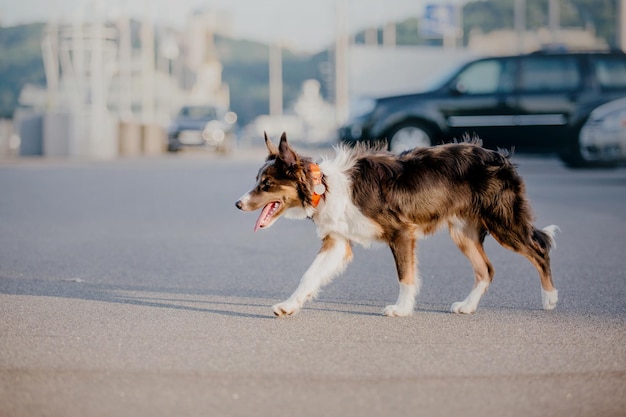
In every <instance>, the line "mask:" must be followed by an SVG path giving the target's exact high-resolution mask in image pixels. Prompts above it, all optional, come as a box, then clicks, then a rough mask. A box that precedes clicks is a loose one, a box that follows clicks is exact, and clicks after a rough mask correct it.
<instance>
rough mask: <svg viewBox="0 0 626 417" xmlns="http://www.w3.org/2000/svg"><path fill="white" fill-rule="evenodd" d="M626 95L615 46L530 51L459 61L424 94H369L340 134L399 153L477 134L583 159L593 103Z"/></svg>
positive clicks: (499, 143)
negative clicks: (590, 50) (366, 105)
mask: <svg viewBox="0 0 626 417" xmlns="http://www.w3.org/2000/svg"><path fill="white" fill-rule="evenodd" d="M620 97H626V55H625V54H623V53H621V52H594V53H562V52H536V53H532V54H528V55H516V56H507V57H491V58H482V59H477V60H474V61H471V62H469V63H466V64H464V65H462V66H461V67H460V68H459V69H458V70H456V71H454V72H453V74H452V75H451V76H448V77H445V78H444V79H443V80H442V81H441V82H438V83H436V85H434V87H432V88H430V89H428V90H427V91H426V92H423V93H419V94H407V95H402V96H394V97H384V98H379V99H376V100H373V101H372V102H371V103H370V105H369V108H367V109H366V110H365V111H362V112H361V114H355V116H354V117H353V118H352V120H350V121H349V122H348V123H347V124H346V125H345V126H343V127H341V128H340V130H339V137H340V140H341V141H343V142H346V143H349V144H353V143H355V142H357V141H367V142H380V141H385V142H386V143H387V146H388V147H389V150H391V151H392V152H401V151H402V150H406V149H410V148H413V147H416V146H430V145H433V144H437V143H443V142H450V141H452V140H454V139H460V138H462V137H463V136H464V135H466V134H469V135H470V136H473V135H478V136H479V137H480V138H481V139H482V140H483V144H484V146H485V147H488V148H496V147H503V148H515V149H516V150H520V151H541V152H554V151H556V152H558V153H559V155H560V156H561V159H563V161H565V162H566V163H567V164H568V165H570V166H580V165H584V164H585V162H586V161H585V160H584V158H583V155H581V153H580V147H579V133H580V129H581V127H582V126H583V124H584V123H585V121H586V120H587V118H588V117H589V114H590V113H591V111H592V110H593V109H595V108H596V107H598V106H599V105H601V104H604V103H606V102H608V101H611V100H615V99H617V98H620Z"/></svg>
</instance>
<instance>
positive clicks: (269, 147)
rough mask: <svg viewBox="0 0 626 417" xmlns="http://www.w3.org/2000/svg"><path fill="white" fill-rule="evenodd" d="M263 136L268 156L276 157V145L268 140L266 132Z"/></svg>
mask: <svg viewBox="0 0 626 417" xmlns="http://www.w3.org/2000/svg"><path fill="white" fill-rule="evenodd" d="M263 135H265V146H267V150H268V151H269V153H270V156H278V148H277V147H276V145H274V144H273V143H272V141H271V140H270V138H269V137H268V136H267V132H263Z"/></svg>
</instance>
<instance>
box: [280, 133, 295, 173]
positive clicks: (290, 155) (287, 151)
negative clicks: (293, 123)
mask: <svg viewBox="0 0 626 417" xmlns="http://www.w3.org/2000/svg"><path fill="white" fill-rule="evenodd" d="M278 152H279V154H278V155H279V157H280V159H281V160H282V161H283V162H284V163H285V164H286V165H287V166H294V165H296V164H297V163H298V154H297V153H295V152H294V150H293V149H291V147H290V146H289V143H287V133H286V132H283V134H282V136H281V137H280V144H279V145H278Z"/></svg>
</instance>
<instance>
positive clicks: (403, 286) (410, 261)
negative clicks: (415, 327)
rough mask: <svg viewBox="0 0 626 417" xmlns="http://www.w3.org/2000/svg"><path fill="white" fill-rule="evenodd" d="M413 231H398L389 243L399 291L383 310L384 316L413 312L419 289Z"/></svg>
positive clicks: (406, 314) (400, 315) (405, 314)
mask: <svg viewBox="0 0 626 417" xmlns="http://www.w3.org/2000/svg"><path fill="white" fill-rule="evenodd" d="M415 242H416V238H415V233H414V232H413V231H412V230H403V231H400V232H398V233H397V234H396V236H394V238H393V239H392V240H391V242H390V243H389V247H390V248H391V252H392V253H393V257H394V260H395V261H396V270H397V272H398V280H399V281H400V293H399V295H398V301H396V303H395V304H392V305H388V306H387V307H385V309H384V310H383V314H384V315H385V316H393V317H402V316H410V315H411V314H413V309H414V308H415V296H416V295H417V293H418V292H419V289H420V284H421V282H420V277H419V275H418V272H417V255H416V253H415Z"/></svg>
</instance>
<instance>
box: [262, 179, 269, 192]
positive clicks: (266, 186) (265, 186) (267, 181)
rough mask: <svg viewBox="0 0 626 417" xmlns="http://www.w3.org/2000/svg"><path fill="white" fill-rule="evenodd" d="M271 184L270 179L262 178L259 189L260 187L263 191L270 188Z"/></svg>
mask: <svg viewBox="0 0 626 417" xmlns="http://www.w3.org/2000/svg"><path fill="white" fill-rule="evenodd" d="M271 186H272V182H271V181H270V180H267V179H266V180H264V181H263V182H262V183H261V189H262V190H263V191H268V190H269V189H270V187H271Z"/></svg>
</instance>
